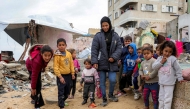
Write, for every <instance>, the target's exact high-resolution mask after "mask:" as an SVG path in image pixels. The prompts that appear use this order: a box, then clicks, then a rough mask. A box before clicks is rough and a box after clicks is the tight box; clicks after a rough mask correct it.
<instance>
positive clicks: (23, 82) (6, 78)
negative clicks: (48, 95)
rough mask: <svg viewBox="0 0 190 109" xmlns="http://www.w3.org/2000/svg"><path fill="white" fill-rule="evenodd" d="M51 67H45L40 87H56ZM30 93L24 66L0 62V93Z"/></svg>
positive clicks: (27, 75) (27, 74)
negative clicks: (14, 91) (15, 91)
mask: <svg viewBox="0 0 190 109" xmlns="http://www.w3.org/2000/svg"><path fill="white" fill-rule="evenodd" d="M51 72H53V67H51V66H50V67H47V68H46V72H45V73H42V85H43V86H46V87H47V86H52V85H56V77H55V75H53V74H52V73H51ZM13 90H17V91H30V81H29V73H28V71H27V69H26V66H25V64H20V63H9V64H7V63H5V62H0V93H5V92H9V91H13Z"/></svg>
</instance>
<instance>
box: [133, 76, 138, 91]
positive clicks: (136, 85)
mask: <svg viewBox="0 0 190 109" xmlns="http://www.w3.org/2000/svg"><path fill="white" fill-rule="evenodd" d="M133 85H134V89H136V90H137V89H139V86H138V77H134V78H133Z"/></svg>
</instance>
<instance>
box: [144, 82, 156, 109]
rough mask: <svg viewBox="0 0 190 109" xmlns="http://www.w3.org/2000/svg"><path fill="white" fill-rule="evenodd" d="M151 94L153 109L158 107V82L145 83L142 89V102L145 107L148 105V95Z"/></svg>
mask: <svg viewBox="0 0 190 109" xmlns="http://www.w3.org/2000/svg"><path fill="white" fill-rule="evenodd" d="M150 93H151V94H152V99H153V102H154V109H158V93H159V84H158V83H145V84H144V90H143V97H144V103H145V106H146V107H149V95H150Z"/></svg>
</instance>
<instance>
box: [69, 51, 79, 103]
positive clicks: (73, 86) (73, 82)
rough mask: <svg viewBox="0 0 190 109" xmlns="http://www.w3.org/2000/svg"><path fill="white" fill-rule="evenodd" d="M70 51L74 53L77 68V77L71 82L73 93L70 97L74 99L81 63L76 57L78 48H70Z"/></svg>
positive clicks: (75, 67)
mask: <svg viewBox="0 0 190 109" xmlns="http://www.w3.org/2000/svg"><path fill="white" fill-rule="evenodd" d="M68 51H69V52H70V53H71V55H72V58H73V62H74V69H75V79H73V80H72V83H71V90H72V95H70V96H69V99H73V98H74V95H75V91H76V82H77V73H78V72H80V64H79V62H78V60H77V59H76V50H75V49H69V50H68ZM71 90H70V93H71Z"/></svg>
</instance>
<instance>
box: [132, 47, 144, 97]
mask: <svg viewBox="0 0 190 109" xmlns="http://www.w3.org/2000/svg"><path fill="white" fill-rule="evenodd" d="M137 53H138V58H140V56H141V55H142V47H140V48H138V49H137ZM137 60H138V59H137ZM140 64H141V63H140V62H137V61H136V65H135V68H134V70H133V74H132V76H133V85H134V93H135V95H134V99H135V100H138V99H139V97H140V94H139V91H138V89H139V85H138V76H139V68H140Z"/></svg>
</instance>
